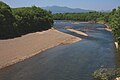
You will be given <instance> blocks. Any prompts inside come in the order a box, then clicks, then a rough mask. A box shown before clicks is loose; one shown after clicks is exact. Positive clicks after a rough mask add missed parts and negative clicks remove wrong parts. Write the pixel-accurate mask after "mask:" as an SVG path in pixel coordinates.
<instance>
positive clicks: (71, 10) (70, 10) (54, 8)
mask: <svg viewBox="0 0 120 80" xmlns="http://www.w3.org/2000/svg"><path fill="white" fill-rule="evenodd" d="M42 8H43V9H45V10H48V11H52V13H80V12H93V10H85V9H80V8H69V7H60V6H47V7H42Z"/></svg>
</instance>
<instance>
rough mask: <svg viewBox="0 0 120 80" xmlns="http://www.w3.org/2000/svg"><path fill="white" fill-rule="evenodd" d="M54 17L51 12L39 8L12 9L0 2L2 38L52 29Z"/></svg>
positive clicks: (0, 34)
mask: <svg viewBox="0 0 120 80" xmlns="http://www.w3.org/2000/svg"><path fill="white" fill-rule="evenodd" d="M52 26H53V17H52V14H51V12H50V11H46V10H43V9H41V8H39V7H36V6H32V7H22V8H10V7H9V5H7V4H6V3H4V2H2V1H0V38H11V37H16V36H21V35H23V34H27V33H31V32H36V31H42V30H47V29H50V28H51V27H52Z"/></svg>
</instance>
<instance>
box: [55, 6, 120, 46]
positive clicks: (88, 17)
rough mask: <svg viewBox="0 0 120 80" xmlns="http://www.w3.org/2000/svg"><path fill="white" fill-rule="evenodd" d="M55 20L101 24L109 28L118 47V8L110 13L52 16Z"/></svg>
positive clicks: (119, 24) (119, 23)
mask: <svg viewBox="0 0 120 80" xmlns="http://www.w3.org/2000/svg"><path fill="white" fill-rule="evenodd" d="M53 18H54V19H55V20H78V21H95V22H102V23H105V24H107V25H109V26H110V28H111V29H112V31H113V34H114V36H115V39H116V41H118V43H119V45H120V7H118V8H117V9H113V10H112V11H111V12H87V13H63V14H62V13H57V14H54V15H53Z"/></svg>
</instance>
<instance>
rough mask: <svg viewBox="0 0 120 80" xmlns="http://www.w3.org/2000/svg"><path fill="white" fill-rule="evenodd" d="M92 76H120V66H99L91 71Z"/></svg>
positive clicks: (109, 78) (104, 78) (99, 79)
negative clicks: (111, 67)
mask: <svg viewBox="0 0 120 80" xmlns="http://www.w3.org/2000/svg"><path fill="white" fill-rule="evenodd" d="M93 76H94V78H95V79H96V80H114V79H115V78H117V77H120V68H117V69H107V68H101V69H99V70H96V71H95V72H94V73H93Z"/></svg>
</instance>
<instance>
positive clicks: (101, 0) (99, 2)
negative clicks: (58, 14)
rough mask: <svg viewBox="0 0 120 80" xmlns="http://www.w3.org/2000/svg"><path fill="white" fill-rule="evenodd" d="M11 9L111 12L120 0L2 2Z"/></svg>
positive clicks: (4, 0) (19, 0)
mask: <svg viewBox="0 0 120 80" xmlns="http://www.w3.org/2000/svg"><path fill="white" fill-rule="evenodd" d="M0 1H3V2H5V3H7V4H8V5H10V6H11V7H28V6H33V5H36V6H39V7H45V6H55V5H56V6H66V7H71V8H82V9H89V10H111V9H113V8H116V7H117V6H120V0H0Z"/></svg>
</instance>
